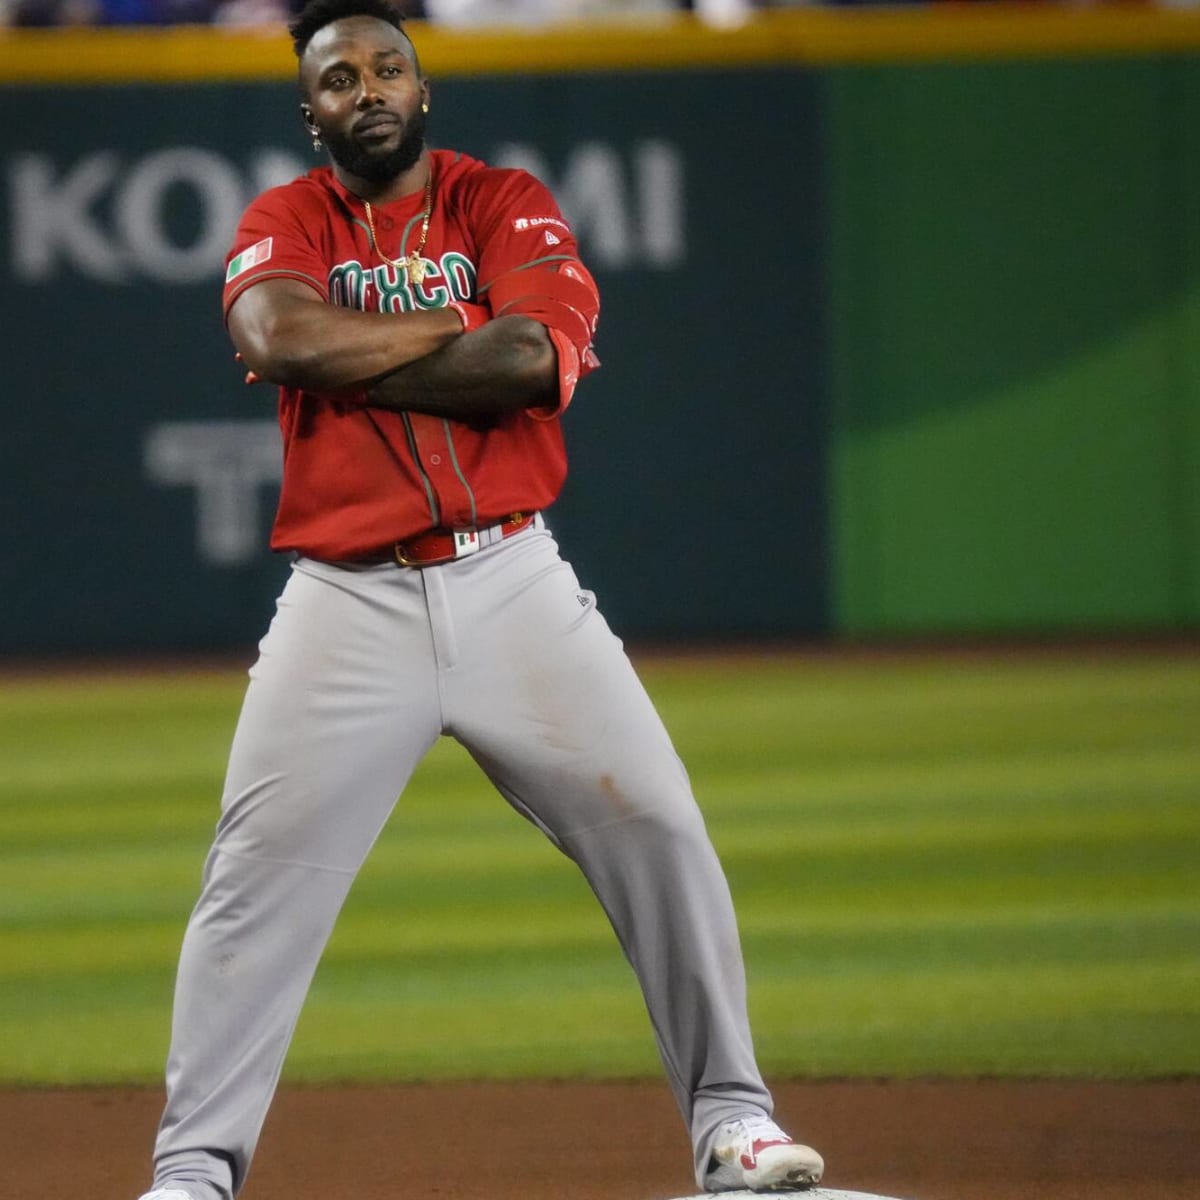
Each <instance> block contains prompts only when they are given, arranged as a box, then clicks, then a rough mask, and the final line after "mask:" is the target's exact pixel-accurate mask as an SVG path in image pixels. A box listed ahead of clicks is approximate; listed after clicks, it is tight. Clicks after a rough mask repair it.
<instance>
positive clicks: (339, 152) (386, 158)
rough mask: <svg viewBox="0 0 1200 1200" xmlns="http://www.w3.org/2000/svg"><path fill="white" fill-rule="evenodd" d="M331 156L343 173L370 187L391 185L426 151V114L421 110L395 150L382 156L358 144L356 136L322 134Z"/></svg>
mask: <svg viewBox="0 0 1200 1200" xmlns="http://www.w3.org/2000/svg"><path fill="white" fill-rule="evenodd" d="M321 138H322V139H323V140H324V142H325V145H326V147H327V148H328V150H329V156H330V158H332V159H333V161H334V162H335V163H337V165H338V166H339V167H341V168H342V170H343V171H346V172H347V173H349V174H350V175H353V176H354V177H355V178H356V179H364V180H366V181H367V183H391V181H392V180H393V179H395V178H396V176H397V175H400V174H402V173H403V172H405V171H407V170H408V169H409V167H411V166H415V165H416V162H417V160H418V159H419V158H420V157H421V152H422V151H423V150H424V149H425V114H424V112H422V111H421V109H417V111H416V112H415V113H413V115H412V119H411V120H410V121H408V122H407V123H406V124H405V126H404V136H403V137H401V139H400V141H399V143H398V144H397V146H396V148H395V149H394V150H388V151H386V152H385V153H382V154H378V153H373V152H372V151H370V150H368V149H366V148H365V147H364V146H362V145H361V144H360V143H359V142H357V141H355V140H354V137H353V135H352V134H348V133H345V134H343V133H329V132H327V131H326V130H324V129H323V130H321Z"/></svg>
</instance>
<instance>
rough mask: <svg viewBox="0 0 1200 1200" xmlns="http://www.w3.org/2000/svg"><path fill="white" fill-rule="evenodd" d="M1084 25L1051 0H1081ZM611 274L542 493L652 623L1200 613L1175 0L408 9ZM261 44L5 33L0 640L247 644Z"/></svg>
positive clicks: (1139, 625)
mask: <svg viewBox="0 0 1200 1200" xmlns="http://www.w3.org/2000/svg"><path fill="white" fill-rule="evenodd" d="M1068 17H1069V18H1070V19H1067V18H1068ZM414 37H415V38H416V39H417V40H418V43H419V45H420V47H421V49H422V51H423V54H424V64H425V66H426V68H427V70H429V72H430V73H431V75H433V76H434V78H435V81H436V82H435V91H434V110H435V111H434V116H435V123H434V125H433V132H434V136H435V140H436V141H438V142H440V143H442V144H449V145H454V146H457V147H460V148H462V149H464V150H467V151H469V152H472V153H475V154H479V155H481V156H483V157H486V158H488V159H489V160H491V161H494V162H507V163H512V164H519V165H524V166H527V167H529V168H530V169H533V170H535V171H536V172H537V173H539V174H540V175H542V177H543V178H545V179H546V180H547V182H548V183H550V184H551V186H552V187H553V188H554V189H555V191H556V193H557V194H558V196H559V198H560V200H561V202H562V203H563V205H564V207H565V208H566V209H567V210H568V212H569V214H570V215H571V216H572V218H573V221H574V222H575V224H576V226H577V228H578V231H579V233H580V236H581V241H582V243H583V247H584V252H585V256H586V257H587V259H588V261H589V262H590V263H591V265H592V266H593V267H594V269H595V271H596V274H597V277H598V278H599V280H600V283H601V286H602V290H603V293H604V299H605V312H604V316H603V319H602V327H601V335H600V341H599V350H600V355H601V358H602V360H603V362H604V367H603V369H602V370H601V371H600V372H598V373H597V374H596V375H595V376H593V377H592V378H590V379H589V380H588V381H587V383H586V384H585V385H584V387H583V388H581V390H580V394H579V397H578V402H577V405H576V406H575V407H574V408H573V409H572V411H571V413H570V414H569V417H568V421H567V436H568V441H569V445H570V448H571V453H572V458H573V463H574V467H573V473H572V477H571V481H570V483H569V485H568V490H567V492H566V494H565V495H564V497H563V499H562V501H561V502H560V504H559V505H558V506H556V509H555V511H554V513H553V520H552V523H553V525H554V526H555V528H556V529H557V530H558V532H559V533H560V534H561V536H562V537H563V540H564V542H565V544H566V547H567V551H568V553H569V556H570V557H571V558H572V559H573V560H574V561H575V563H576V565H577V567H578V568H579V570H580V573H581V575H582V576H583V577H584V579H585V581H586V582H587V583H589V584H591V585H593V586H595V587H596V588H597V590H599V591H600V593H601V596H602V599H603V601H604V607H605V609H606V611H607V612H608V614H609V616H610V619H611V620H612V621H613V623H614V625H615V626H616V627H617V628H618V629H619V630H620V631H621V632H622V633H624V634H626V635H628V636H632V637H643V638H668V637H674V636H679V637H689V638H701V637H713V638H721V637H729V636H753V637H770V636H784V637H793V636H812V635H830V634H835V635H836V634H843V633H844V634H853V635H868V634H875V633H897V632H919V633H939V632H968V631H969V632H992V631H1009V630H1023V631H1044V630H1051V631H1053V630H1067V629H1077V628H1088V629H1113V630H1122V629H1145V628H1163V629H1181V628H1188V627H1191V628H1194V627H1196V626H1197V625H1200V415H1198V414H1200V403H1198V400H1200V369H1198V368H1200V359H1198V356H1200V349H1197V347H1198V346H1200V339H1198V338H1197V336H1196V334H1197V333H1200V328H1198V326H1197V322H1198V321H1200V203H1198V201H1200V154H1197V150H1198V149H1200V147H1197V146H1196V139H1197V137H1198V136H1200V135H1198V134H1197V133H1196V129H1197V117H1200V20H1198V19H1197V18H1196V17H1194V16H1192V15H1190V14H1182V13H1150V12H1133V11H1128V12H1112V13H1109V12H1079V13H1061V12H1057V11H1049V12H1047V13H1029V12H1024V11H1023V12H1017V13H1009V12H1006V11H1004V10H993V9H990V8H984V9H981V10H972V11H969V12H967V11H963V12H957V11H953V10H952V11H949V12H926V11H920V12H917V11H914V12H911V13H909V12H903V11H890V10H881V11H879V12H822V11H813V12H791V13H777V14H771V15H770V16H764V18H763V19H762V20H760V21H758V22H756V23H755V24H754V25H753V26H751V27H749V28H748V29H746V30H744V31H742V32H740V33H735V34H717V33H714V32H713V31H708V30H705V29H703V28H702V27H700V26H698V25H695V24H693V23H691V22H690V21H688V20H686V19H683V18H681V19H679V20H675V21H672V22H669V23H666V24H663V23H658V24H655V25H650V26H639V27H637V28H636V29H635V30H633V31H630V30H628V29H625V28H623V27H617V28H615V29H612V30H609V31H607V32H604V33H601V32H597V31H594V30H593V31H589V32H587V33H586V34H581V33H578V32H573V31H570V30H568V31H563V32H558V33H553V34H547V35H544V36H533V35H521V36H516V35H507V36H503V35H497V36H492V35H480V36H475V37H469V36H459V37H453V36H451V35H449V34H447V33H444V32H435V31H433V30H420V29H419V28H414ZM293 72H294V63H293V60H292V59H291V58H290V54H289V51H288V48H287V46H286V44H285V43H284V42H282V41H281V40H278V39H277V40H269V39H264V38H262V37H259V36H256V35H245V34H243V35H232V34H228V33H221V32H218V31H214V30H171V31H159V32H155V33H135V32H130V31H103V32H101V31H90V32H83V33H77V34H58V33H36V34H35V33H29V34H21V35H16V34H11V35H6V36H0V106H2V111H3V112H4V115H5V120H4V121H3V122H0V172H2V176H0V178H2V182H3V192H2V194H0V244H2V245H3V247H4V254H3V265H2V266H0V271H2V272H3V275H4V279H3V283H4V287H3V292H2V295H3V300H0V315H2V316H3V325H4V329H5V331H6V338H5V340H6V345H7V348H8V353H7V364H6V365H7V368H8V370H7V372H6V386H5V391H6V396H7V407H8V422H7V426H6V434H5V437H4V438H3V441H2V442H0V467H2V470H0V496H2V497H3V509H4V512H5V516H6V521H5V526H6V530H7V533H8V537H7V539H6V543H7V545H6V553H5V555H4V556H3V559H2V560H0V561H2V564H3V565H2V566H0V571H2V572H3V576H2V578H3V594H4V596H5V597H6V600H5V607H6V620H5V621H4V622H3V623H0V650H3V651H5V652H8V653H13V652H18V651H34V652H48V651H55V650H102V651H121V650H174V649H207V648H219V647H224V646H242V645H245V644H246V643H248V642H250V641H252V640H253V639H254V637H256V636H257V634H258V633H259V632H260V630H261V627H262V626H263V624H264V622H265V620H266V619H267V617H268V616H269V614H270V611H271V605H272V602H273V598H274V594H275V592H276V590H277V588H278V586H279V582H280V580H281V579H282V577H283V575H284V574H285V572H286V563H285V562H283V561H281V560H279V559H275V558H272V557H271V556H269V555H267V554H266V553H265V551H264V550H263V544H264V541H265V536H266V530H267V527H268V525H269V518H270V510H271V504H272V501H273V494H274V489H275V487H276V484H277V479H278V449H277V439H276V437H275V434H274V432H273V429H272V425H271V403H270V398H269V397H268V396H267V395H266V394H265V393H262V392H248V391H247V390H246V389H245V388H244V387H243V386H242V385H241V383H240V376H239V372H238V371H237V370H236V368H235V366H234V364H233V361H232V352H231V349H230V347H229V345H228V342H227V340H226V338H225V335H224V332H223V330H222V328H221V323H220V314H219V290H220V267H221V258H222V256H223V253H224V250H225V247H226V244H227V242H228V237H229V232H230V228H231V225H232V223H233V222H234V221H235V220H236V217H237V214H238V212H239V211H240V208H241V207H242V205H243V204H244V203H245V201H246V200H247V199H248V198H249V197H250V196H251V195H252V194H253V193H254V192H255V191H257V190H259V189H261V188H262V187H264V186H268V185H269V184H271V183H273V182H276V181H280V180H282V179H286V178H289V177H291V175H293V174H294V173H295V172H297V171H298V170H301V169H303V168H305V167H306V166H307V165H309V164H310V163H311V162H312V161H313V158H312V155H311V152H310V151H309V150H308V148H307V144H306V141H305V138H304V135H303V129H302V127H301V124H300V122H299V119H298V116H297V113H296V96H295V91H294V84H293V80H292V76H293Z"/></svg>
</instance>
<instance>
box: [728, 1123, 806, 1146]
mask: <svg viewBox="0 0 1200 1200" xmlns="http://www.w3.org/2000/svg"><path fill="white" fill-rule="evenodd" d="M730 1123H731V1124H732V1125H733V1126H734V1127H735V1128H736V1127H737V1126H739V1125H740V1126H741V1131H742V1132H743V1133H744V1134H745V1136H746V1139H747V1141H748V1142H749V1143H750V1145H751V1146H753V1145H754V1143H755V1142H789V1143H790V1142H791V1140H792V1139H791V1138H790V1137H788V1135H787V1134H786V1133H784V1132H783V1130H782V1129H780V1128H779V1126H778V1125H776V1124H775V1122H774V1121H772V1120H771V1118H770V1117H739V1118H738V1119H737V1120H736V1121H732V1122H730Z"/></svg>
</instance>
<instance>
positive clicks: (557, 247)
mask: <svg viewBox="0 0 1200 1200" xmlns="http://www.w3.org/2000/svg"><path fill="white" fill-rule="evenodd" d="M291 32H292V35H293V38H294V41H295V48H296V53H297V55H298V57H299V60H300V84H301V89H302V94H303V103H302V104H301V111H302V113H303V116H304V120H305V122H306V124H307V126H308V129H309V132H310V134H311V135H312V137H313V141H314V148H317V147H319V146H320V145H321V144H322V143H324V145H325V146H326V147H327V148H328V151H329V154H330V156H331V158H332V166H331V167H322V168H318V169H316V170H313V171H310V172H309V173H308V174H307V175H306V176H304V177H302V178H300V179H298V180H295V181H294V182H292V183H290V184H288V185H286V186H284V187H280V188H275V189H273V190H271V191H268V192H266V193H265V194H264V195H262V196H260V197H259V198H258V199H256V200H255V201H254V202H253V203H252V204H251V205H250V207H249V208H248V209H247V211H246V213H245V215H244V216H243V218H242V222H241V225H240V227H239V229H238V233H237V238H236V241H235V244H234V248H233V253H232V255H231V257H230V260H229V264H228V269H227V273H226V281H225V295H224V302H225V312H226V320H227V322H228V327H229V332H230V335H231V337H232V339H233V342H234V344H235V346H236V347H237V350H238V353H239V356H240V357H241V359H242V360H243V362H244V363H245V365H246V367H247V368H248V369H249V371H250V372H251V375H252V376H256V377H258V378H260V379H263V380H266V381H269V382H271V383H275V384H278V385H279V386H280V388H281V397H280V406H279V416H280V425H281V428H282V433H283V443H284V478H283V487H282V491H281V495H280V502H279V510H278V513H277V516H276V521H275V527H274V531H273V534H272V539H271V544H272V547H273V548H274V549H276V550H286V551H291V552H293V553H294V554H295V555H296V559H295V562H294V565H293V569H292V574H291V577H290V579H289V581H288V583H287V586H286V587H285V589H284V591H283V593H282V595H281V596H280V599H279V604H278V609H277V613H276V616H275V618H274V619H273V621H272V622H271V626H270V629H269V630H268V632H267V634H266V636H265V638H264V639H263V641H262V643H261V645H260V654H259V658H258V661H257V662H256V663H255V665H254V667H253V668H252V669H251V672H250V683H249V687H248V689H247V693H246V698H245V703H244V706H243V709H242V713H241V717H240V719H239V722H238V727H237V731H236V733H235V735H234V740H233V746H232V749H231V752H230V759H229V766H228V774H227V778H226V784H225V790H224V794H223V798H222V805H221V819H220V822H219V824H218V827H217V832H216V837H215V841H214V844H213V847H212V850H211V853H210V855H209V857H208V860H207V863H206V865H205V871H204V880H203V889H202V893H201V896H200V899H199V901H198V903H197V905H196V909H195V911H194V912H193V914H192V917H191V920H190V922H189V925H188V929H187V933H186V935H185V937H184V942H183V948H182V951H181V955H180V963H179V974H178V980H177V984H176V993H175V1011H174V1022H173V1027H172V1043H171V1051H170V1056H169V1059H168V1063H167V1104H166V1109H165V1112H164V1114H163V1117H162V1122H161V1125H160V1128H159V1133H158V1139H157V1143H156V1146H155V1156H154V1166H155V1171H154V1185H153V1187H154V1190H153V1191H151V1192H149V1193H148V1194H147V1196H146V1197H145V1200H230V1198H231V1197H232V1196H234V1195H235V1194H236V1193H237V1192H238V1190H239V1189H240V1188H241V1186H242V1184H243V1183H244V1181H245V1178H246V1173H247V1170H248V1169H249V1166H250V1160H251V1157H252V1155H253V1153H254V1148H255V1144H256V1142H257V1139H258V1136H259V1133H260V1130H261V1127H262V1123H263V1120H264V1118H265V1116H266V1112H267V1109H268V1106H269V1105H270V1102H271V1099H272V1096H273V1094H274V1090H275V1087H276V1084H277V1082H278V1078H279V1073H280V1070H281V1068H282V1065H283V1061H284V1056H285V1054H286V1051H287V1047H288V1044H289V1041H290V1039H291V1035H292V1030H293V1028H294V1026H295V1023H296V1020H297V1018H298V1016H299V1013H300V1009H301V1005H302V1004H303V1001H304V997H305V995H306V993H307V990H308V987H309V984H310V982H311V979H312V976H313V973H314V971H315V970H316V966H317V962H318V959H319V958H320V956H321V953H322V951H323V949H324V947H325V944H326V941H327V939H328V937H329V935H330V932H331V930H332V928H333V925H334V922H335V920H336V918H337V914H338V912H339V911H340V908H341V906H342V903H343V901H344V899H345V897H346V894H347V892H348V890H349V888H350V885H351V882H352V881H353V879H354V876H355V874H356V872H357V871H358V869H359V867H360V866H361V865H362V863H363V861H364V859H365V858H366V855H367V853H368V851H369V849H370V847H371V845H372V843H373V842H374V840H375V838H376V836H377V835H378V833H379V831H380V829H381V828H382V827H383V825H384V823H385V821H386V820H387V818H388V815H389V813H390V812H391V810H392V808H393V807H394V805H395V803H396V797H397V795H398V793H400V792H401V791H402V790H403V788H404V786H405V784H406V783H407V781H408V779H409V777H410V775H411V774H412V772H413V770H414V769H415V767H416V766H417V764H418V762H419V761H420V760H421V758H422V757H423V756H424V755H425V753H426V752H427V751H428V750H429V748H430V747H431V746H432V745H433V743H434V741H435V740H436V739H437V738H438V737H439V736H441V735H443V734H445V735H448V736H450V737H453V738H455V739H457V740H458V741H459V742H461V743H462V744H463V745H464V746H465V747H466V748H467V749H468V751H469V752H470V753H471V755H472V756H473V757H474V759H475V760H476V762H478V763H479V765H480V766H481V767H482V769H483V770H484V771H485V772H486V774H487V776H488V777H489V778H490V779H491V780H492V782H493V783H494V784H495V785H496V787H497V788H498V789H499V791H500V792H501V793H502V794H503V795H504V797H505V798H506V799H507V800H508V801H509V803H510V804H512V805H513V807H514V808H515V809H516V810H517V811H518V812H520V813H521V814H522V815H524V816H525V817H527V818H528V819H529V820H530V821H531V822H532V823H533V824H535V825H536V826H537V827H538V828H540V829H541V830H542V831H543V832H544V833H545V834H546V836H547V837H549V838H550V839H551V841H553V843H554V844H555V845H556V846H557V847H558V848H559V849H560V850H562V851H563V853H564V854H566V855H567V856H568V857H570V858H571V859H572V860H574V861H575V862H576V863H577V864H578V865H579V867H580V869H581V870H582V871H583V872H584V875H585V876H586V878H587V880H588V882H589V884H590V885H591V887H592V889H593V890H594V891H595V893H596V896H597V898H598V899H599V901H600V903H601V904H602V905H603V907H604V910H605V912H606V913H607V915H608V917H609V919H610V921H611V923H612V925H613V928H614V930H615V931H616V934H617V937H618V939H619V941H620V944H621V947H622V949H623V950H624V951H625V954H626V955H627V957H628V959H629V961H630V963H631V964H632V966H633V969H634V971H635V972H636V974H637V978H638V981H639V983H640V985H641V988H642V992H643V995H644V997H645V1000H646V1004H647V1007H648V1009H649V1013H650V1018H651V1021H652V1023H653V1027H654V1032H655V1035H656V1038H657V1042H658V1047H659V1051H660V1053H661V1056H662V1061H663V1064H664V1066H665V1068H666V1073H667V1076H668V1079H669V1082H670V1084H671V1087H672V1089H673V1091H674V1095H675V1098H676V1100H677V1102H678V1104H679V1107H680V1110H681V1111H682V1113H683V1116H684V1119H685V1121H686V1122H687V1126H688V1129H689V1132H690V1135H691V1139H692V1144H693V1147H694V1151H695V1172H696V1180H697V1182H698V1184H699V1185H700V1186H701V1187H703V1188H705V1189H707V1190H709V1191H730V1190H736V1189H741V1188H751V1189H754V1190H762V1191H768V1190H797V1189H801V1188H804V1187H807V1186H809V1185H811V1184H812V1183H814V1182H816V1181H817V1180H818V1179H819V1178H820V1175H821V1171H822V1162H821V1158H820V1155H818V1154H817V1153H816V1152H815V1151H814V1150H811V1149H809V1148H808V1147H807V1146H802V1145H799V1144H797V1143H794V1142H793V1141H792V1140H791V1139H790V1138H789V1137H788V1136H787V1134H785V1133H784V1132H783V1131H782V1130H781V1129H780V1128H779V1127H778V1126H777V1125H776V1124H775V1123H774V1122H773V1121H772V1120H771V1111H772V1101H771V1097H770V1094H769V1092H768V1091H767V1089H766V1087H765V1086H764V1084H763V1081H762V1078H761V1076H760V1074H759V1071H758V1068H757V1066H756V1064H755V1058H754V1051H753V1047H752V1044H751V1038H750V1031H749V1027H748V1021H747V1016H746V1005H745V983H744V976H743V969H742V959H741V950H740V947H739V942H738V934H737V929H736V925H735V921H734V914H733V908H732V904H731V901H730V896H729V890H728V887H727V885H726V882H725V878H724V875H723V873H722V870H721V867H720V865H719V863H718V861H717V858H716V855H715V853H714V851H713V848H712V846H711V844H710V842H709V839H708V836H707V833H706V832H705V828H704V824H703V821H702V818H701V816H700V813H699V811H698V810H697V807H696V804H695V802H694V800H693V798H692V795H691V790H690V785H689V783H688V779H687V776H686V774H685V772H684V769H683V767H682V765H681V764H680V762H679V760H678V758H677V757H676V755H675V752H674V750H673V749H672V746H671V743H670V740H669V738H668V736H667V734H666V731H665V730H664V728H663V726H662V723H661V722H660V720H659V718H658V716H657V714H656V713H655V711H654V708H653V706H652V705H651V702H650V700H649V699H648V697H647V696H646V694H645V692H644V690H643V688H642V686H641V684H640V683H639V681H638V679H637V677H636V675H635V674H634V671H633V668H632V667H631V665H630V663H629V661H628V659H627V658H626V656H625V654H624V652H623V650H622V647H621V644H620V642H619V641H618V640H617V639H616V638H615V637H614V636H613V634H612V633H611V632H610V631H609V629H608V626H607V625H606V624H605V622H604V619H603V618H602V617H601V616H600V614H599V612H598V611H597V609H596V605H595V599H594V597H593V596H592V594H591V593H590V592H587V591H585V590H583V589H582V588H581V587H580V585H579V583H578V581H577V580H576V578H575V574H574V572H573V571H572V569H571V567H570V566H569V565H568V564H567V563H566V562H564V561H563V560H562V559H561V558H560V557H559V554H558V549H557V546H556V544H555V541H554V539H553V537H552V535H551V534H550V532H549V531H548V530H547V528H546V526H545V523H544V521H543V519H542V517H541V515H540V513H541V510H542V509H544V508H546V507H548V506H549V505H550V504H551V503H552V502H553V501H554V499H555V497H556V496H557V494H558V491H559V489H560V487H561V485H562V482H563V477H564V475H565V472H566V460H565V455H564V450H563V442H562V434H561V429H560V424H559V418H560V416H561V414H562V412H563V410H564V409H565V408H566V406H567V404H568V403H569V402H570V400H571V396H572V393H573V391H574V388H575V385H576V383H577V381H578V379H579V378H580V377H581V376H582V375H584V374H586V373H587V372H588V371H589V370H591V369H592V368H593V367H594V366H596V365H597V363H596V359H595V357H594V355H593V353H592V346H591V343H592V334H593V332H594V329H595V325H596V319H597V316H598V311H599V298H598V296H597V292H596V288H595V284H594V282H593V280H592V278H591V276H590V275H589V274H588V272H587V270H586V268H585V267H584V266H583V264H582V263H581V262H580V261H579V258H578V251H577V248H576V244H575V239H574V236H573V235H572V233H571V230H570V229H569V227H568V226H567V225H566V223H565V222H564V221H563V218H562V215H561V213H560V212H559V210H558V208H557V207H556V205H555V203H554V201H553V199H552V198H551V196H550V194H549V192H548V191H547V190H546V189H545V188H544V187H543V186H542V185H541V184H540V183H538V182H537V181H536V180H535V179H533V178H532V177H531V176H529V175H528V174H526V173H524V172H521V171H511V170H496V169H492V168H488V167H486V166H485V165H484V164H483V163H481V162H478V161H476V160H474V159H471V158H469V157H467V156H465V155H462V154H456V153H453V152H450V151H445V150H434V151H431V150H429V149H428V148H427V147H426V146H425V141H424V129H425V114H426V113H427V112H428V108H429V100H430V91H429V84H428V81H427V80H426V79H425V78H424V77H423V76H422V74H421V71H420V67H419V64H418V60H417V55H416V51H415V50H414V48H413V46H412V43H411V42H410V41H409V39H408V37H407V35H406V34H405V32H404V30H403V28H402V21H401V19H400V18H399V17H398V15H397V14H396V13H395V12H394V11H393V10H392V8H391V7H390V6H389V5H388V4H387V2H386V0H313V2H312V3H310V4H309V5H308V6H307V7H306V8H305V9H304V11H303V12H302V13H301V14H300V15H299V17H298V18H297V20H296V22H295V24H294V25H293V26H292V30H291Z"/></svg>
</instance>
